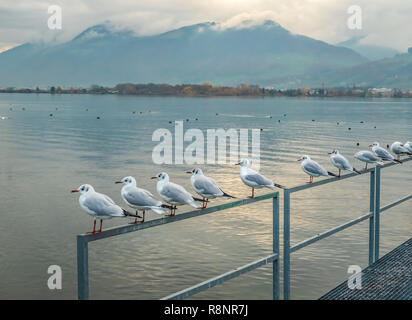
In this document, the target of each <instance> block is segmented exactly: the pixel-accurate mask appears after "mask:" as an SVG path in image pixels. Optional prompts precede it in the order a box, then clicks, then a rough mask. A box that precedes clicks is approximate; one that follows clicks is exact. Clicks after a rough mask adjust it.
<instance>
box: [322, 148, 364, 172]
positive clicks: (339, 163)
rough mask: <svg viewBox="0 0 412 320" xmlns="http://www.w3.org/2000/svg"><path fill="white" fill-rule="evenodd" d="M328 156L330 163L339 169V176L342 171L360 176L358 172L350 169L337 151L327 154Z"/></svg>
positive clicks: (349, 165)
mask: <svg viewBox="0 0 412 320" xmlns="http://www.w3.org/2000/svg"><path fill="white" fill-rule="evenodd" d="M329 155H330V162H332V164H333V165H334V166H335V167H336V168H338V169H339V175H338V177H340V175H341V171H342V170H348V171H350V172H356V173H357V174H361V173H360V172H359V171H358V170H356V169H355V168H353V167H352V165H351V164H350V163H349V161H348V159H346V158H345V157H344V156H342V155H341V154H340V153H339V151H338V150H333V151H332V152H330V153H329Z"/></svg>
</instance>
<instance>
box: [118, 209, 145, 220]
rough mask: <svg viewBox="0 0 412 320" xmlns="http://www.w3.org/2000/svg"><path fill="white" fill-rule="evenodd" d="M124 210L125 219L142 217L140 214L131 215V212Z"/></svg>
mask: <svg viewBox="0 0 412 320" xmlns="http://www.w3.org/2000/svg"><path fill="white" fill-rule="evenodd" d="M122 210H123V214H124V216H125V217H133V218H141V216H139V215H138V214H133V213H130V212H129V211H126V210H124V209H122Z"/></svg>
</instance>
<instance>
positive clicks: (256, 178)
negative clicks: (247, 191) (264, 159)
mask: <svg viewBox="0 0 412 320" xmlns="http://www.w3.org/2000/svg"><path fill="white" fill-rule="evenodd" d="M236 165H240V179H241V180H242V181H243V183H244V184H245V185H247V186H248V187H251V188H252V195H251V196H250V197H249V198H254V196H255V189H260V188H269V189H274V188H281V189H283V188H284V186H282V185H280V184H277V183H275V182H273V181H272V180H270V179H268V178H266V177H265V176H263V175H261V174H260V173H259V172H257V171H255V170H253V169H252V168H250V161H249V160H248V159H243V160H242V161H240V162H239V163H237V164H236Z"/></svg>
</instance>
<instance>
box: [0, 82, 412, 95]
mask: <svg viewBox="0 0 412 320" xmlns="http://www.w3.org/2000/svg"><path fill="white" fill-rule="evenodd" d="M0 93H26V94H33V93H34V94H52V95H55V94H94V95H105V94H109V95H124V96H146V97H150V96H154V97H204V98H208V97H245V98H246V97H250V98H262V97H324V98H328V97H355V98H412V90H401V89H390V88H361V87H353V88H310V89H309V88H306V87H302V88H296V89H274V88H261V87H259V86H258V85H249V84H242V85H240V86H237V87H228V86H214V85H212V84H210V83H209V82H206V83H203V84H201V85H199V84H182V85H169V84H151V83H150V84H131V83H126V84H118V85H116V86H115V87H103V86H98V85H93V86H91V87H90V88H74V87H70V88H61V87H60V86H57V87H54V86H52V87H50V88H47V89H40V88H38V87H37V88H36V89H31V88H14V87H9V88H3V89H1V88H0Z"/></svg>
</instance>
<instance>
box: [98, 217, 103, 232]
mask: <svg viewBox="0 0 412 320" xmlns="http://www.w3.org/2000/svg"><path fill="white" fill-rule="evenodd" d="M102 226H103V220H102V219H100V231H99V232H102Z"/></svg>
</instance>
